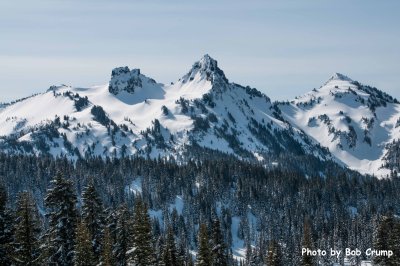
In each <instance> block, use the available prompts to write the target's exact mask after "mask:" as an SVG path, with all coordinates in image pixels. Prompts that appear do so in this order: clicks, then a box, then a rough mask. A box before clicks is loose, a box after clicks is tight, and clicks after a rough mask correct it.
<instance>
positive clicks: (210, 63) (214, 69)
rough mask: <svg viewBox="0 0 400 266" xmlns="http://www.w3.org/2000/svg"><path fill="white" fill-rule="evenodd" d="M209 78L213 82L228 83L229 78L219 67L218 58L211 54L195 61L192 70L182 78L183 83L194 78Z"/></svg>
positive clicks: (198, 79)
mask: <svg viewBox="0 0 400 266" xmlns="http://www.w3.org/2000/svg"><path fill="white" fill-rule="evenodd" d="M195 79H196V80H197V81H200V80H207V81H211V82H212V83H213V84H220V85H222V84H227V83H229V81H228V79H227V78H226V77H225V74H224V71H222V70H221V69H220V68H219V67H218V62H217V60H215V59H213V58H212V57H211V56H210V55H208V54H206V55H204V56H203V57H202V58H201V59H200V60H199V61H197V62H195V63H194V64H193V66H192V68H191V69H190V71H189V72H188V73H187V74H186V75H185V76H183V78H182V79H181V80H182V82H183V83H186V82H190V81H193V80H195Z"/></svg>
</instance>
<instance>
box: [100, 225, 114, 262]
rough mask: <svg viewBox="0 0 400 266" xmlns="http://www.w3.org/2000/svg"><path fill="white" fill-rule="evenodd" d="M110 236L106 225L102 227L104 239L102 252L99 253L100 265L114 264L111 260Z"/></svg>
mask: <svg viewBox="0 0 400 266" xmlns="http://www.w3.org/2000/svg"><path fill="white" fill-rule="evenodd" d="M112 246H113V245H112V238H111V234H110V229H109V228H108V227H106V228H105V229H104V239H103V243H102V254H101V265H102V266H112V265H114V263H113V262H114V260H113V249H112Z"/></svg>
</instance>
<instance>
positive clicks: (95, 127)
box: [0, 55, 400, 176]
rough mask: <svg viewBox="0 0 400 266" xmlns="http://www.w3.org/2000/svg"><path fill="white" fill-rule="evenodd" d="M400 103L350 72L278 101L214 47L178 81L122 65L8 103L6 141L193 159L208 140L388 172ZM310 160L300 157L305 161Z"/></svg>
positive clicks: (0, 117)
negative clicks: (98, 79) (237, 78)
mask: <svg viewBox="0 0 400 266" xmlns="http://www.w3.org/2000/svg"><path fill="white" fill-rule="evenodd" d="M399 108H400V107H399V104H398V102H397V100H395V99H393V98H392V97H391V96H389V95H387V94H385V93H383V92H381V91H379V90H377V89H375V88H371V87H368V86H364V85H361V84H359V83H358V82H355V81H352V80H351V79H350V78H348V77H346V76H344V75H341V74H335V75H334V76H333V77H332V78H331V79H329V80H328V82H327V83H326V84H325V85H324V86H322V87H321V88H320V89H318V90H313V91H312V92H310V93H308V94H306V95H304V96H302V97H299V98H297V99H296V100H294V101H292V102H290V103H289V102H287V103H274V102H271V100H270V99H269V98H268V97H267V96H266V95H264V94H263V93H261V92H260V91H258V90H256V89H253V88H250V87H245V86H241V85H238V84H235V83H232V82H230V81H229V80H228V78H227V77H226V76H225V74H224V72H223V71H222V70H221V69H220V68H219V66H218V63H217V61H216V60H214V59H212V58H211V57H210V56H209V55H205V56H204V57H203V58H201V59H200V60H199V61H198V62H195V63H194V64H193V66H192V68H190V70H189V71H188V72H187V74H185V75H184V76H183V77H182V78H181V79H179V80H178V81H177V82H175V83H171V84H169V85H164V84H161V83H157V82H156V81H155V80H154V79H152V78H149V77H147V76H145V75H144V74H143V73H141V71H140V70H139V69H133V70H130V69H129V68H128V67H119V68H115V69H114V70H113V71H112V73H111V79H110V82H109V83H108V84H105V85H101V86H94V87H90V88H79V87H70V86H66V85H61V86H52V87H50V88H49V89H48V90H47V91H46V92H44V93H41V94H38V95H33V96H31V97H28V98H24V99H21V100H18V101H15V102H13V103H10V104H3V105H2V106H1V107H0V149H1V150H2V151H5V152H8V153H24V154H51V155H53V156H68V157H69V158H72V159H77V158H79V157H91V156H103V157H105V156H109V157H122V156H131V155H138V156H146V157H147V156H149V157H151V158H157V157H159V156H161V157H164V156H166V157H173V158H175V159H177V160H180V161H186V160H188V159H190V157H191V156H196V153H198V151H199V150H198V148H202V149H206V150H209V151H216V152H221V153H224V154H230V155H233V156H236V157H239V158H241V159H246V160H255V161H262V162H264V163H265V164H266V165H272V163H275V162H276V160H278V159H279V158H280V160H281V162H284V163H288V162H291V163H292V164H296V161H295V160H294V159H293V158H295V157H297V158H300V157H304V158H305V157H307V156H308V157H310V158H313V159H312V160H314V161H315V162H317V163H318V164H319V162H320V161H321V162H328V161H331V159H333V160H335V161H337V162H338V163H339V164H341V165H343V166H348V167H349V168H351V169H354V170H356V171H359V172H361V173H370V174H376V175H379V176H383V175H387V174H389V173H390V171H391V169H392V170H393V169H397V168H399V166H398V165H399V163H398V160H396V158H397V157H394V156H395V155H397V154H400V152H398V151H397V149H396V147H398V146H399V145H398V144H396V141H397V139H398V137H399V136H400V132H399V130H400V129H399V128H398V125H399V124H400V122H399V121H400V115H399V114H400V112H399V111H400V109H399ZM188 154H190V155H188ZM393 154H395V155H393ZM288 158H292V159H293V160H292V159H288ZM307 160H309V159H304V160H303V162H301V163H297V165H298V166H299V167H302V168H304V169H305V168H307V165H309V164H310V163H304V162H305V161H307Z"/></svg>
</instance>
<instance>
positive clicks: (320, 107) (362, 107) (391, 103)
mask: <svg viewBox="0 0 400 266" xmlns="http://www.w3.org/2000/svg"><path fill="white" fill-rule="evenodd" d="M280 108H281V110H282V112H283V116H284V117H285V119H287V120H288V121H290V122H291V123H292V124H293V125H295V126H296V127H298V128H300V129H301V130H303V131H304V132H305V133H306V134H307V135H309V136H311V137H312V138H313V139H314V140H315V141H318V142H319V143H320V144H321V145H322V146H324V147H327V148H328V149H329V151H330V152H331V153H332V154H333V155H334V157H335V158H336V159H337V160H338V161H339V162H341V163H343V164H344V165H346V166H348V167H350V168H351V169H354V170H356V171H358V172H360V173H364V174H366V173H368V174H374V175H376V176H386V175H388V174H389V173H390V170H389V169H386V168H383V167H382V166H383V165H384V164H385V162H384V156H385V154H386V152H387V151H386V145H387V144H388V143H390V142H391V141H393V140H394V139H398V138H399V136H400V131H399V128H396V123H397V121H398V119H399V118H400V105H399V104H398V102H397V100H395V99H393V98H392V97H390V96H389V95H387V94H385V93H383V92H381V91H379V90H377V89H376V88H371V87H369V86H364V85H361V84H360V83H358V82H355V81H353V80H351V79H350V78H348V77H346V76H344V75H342V74H339V73H335V74H334V75H333V76H332V77H331V78H330V79H329V80H328V81H327V82H326V83H325V84H324V85H323V86H322V87H321V88H319V89H314V90H313V91H311V92H309V93H307V94H305V95H303V96H301V97H297V98H296V99H295V100H293V101H292V102H291V103H290V104H281V105H280Z"/></svg>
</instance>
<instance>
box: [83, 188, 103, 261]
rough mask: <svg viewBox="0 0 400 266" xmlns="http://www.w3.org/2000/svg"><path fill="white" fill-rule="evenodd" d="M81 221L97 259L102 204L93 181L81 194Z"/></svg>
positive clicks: (101, 225)
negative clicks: (87, 230) (86, 229)
mask: <svg viewBox="0 0 400 266" xmlns="http://www.w3.org/2000/svg"><path fill="white" fill-rule="evenodd" d="M82 201H83V202H82V219H83V220H84V222H85V224H86V225H87V228H88V229H89V233H90V236H91V238H92V239H91V243H92V246H93V252H94V254H95V256H96V257H97V258H98V257H99V255H100V253H101V245H100V244H101V241H102V239H103V236H102V230H103V227H104V209H103V204H102V202H101V200H100V198H99V196H98V195H97V192H96V189H95V187H94V184H93V181H91V182H90V183H89V185H88V186H87V188H86V189H85V191H84V192H83V193H82Z"/></svg>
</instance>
